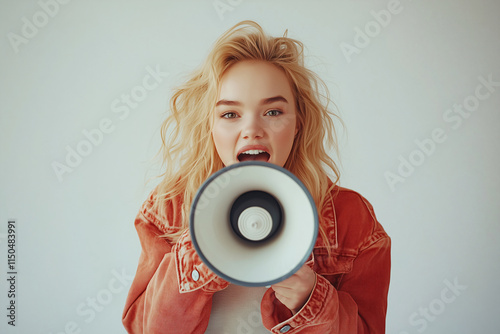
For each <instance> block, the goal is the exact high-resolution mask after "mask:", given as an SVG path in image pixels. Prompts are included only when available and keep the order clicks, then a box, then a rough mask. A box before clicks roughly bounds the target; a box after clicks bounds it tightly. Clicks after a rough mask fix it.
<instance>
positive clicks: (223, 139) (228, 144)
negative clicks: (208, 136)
mask: <svg viewBox="0 0 500 334" xmlns="http://www.w3.org/2000/svg"><path fill="white" fill-rule="evenodd" d="M212 138H213V140H214V144H215V148H216V149H217V152H218V153H219V156H221V158H223V155H224V154H232V145H233V142H234V140H233V139H232V138H233V134H232V131H230V129H227V127H222V126H220V124H217V123H215V124H214V128H213V130H212Z"/></svg>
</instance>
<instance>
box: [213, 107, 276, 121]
mask: <svg viewBox="0 0 500 334" xmlns="http://www.w3.org/2000/svg"><path fill="white" fill-rule="evenodd" d="M271 111H274V112H276V113H277V114H276V115H274V116H271V117H276V116H279V115H281V114H283V111H281V110H279V109H270V110H268V111H266V115H267V114H268V113H269V112H271ZM228 115H236V113H235V112H232V111H228V112H226V113H223V114H222V115H221V116H220V117H221V118H227V119H233V118H236V117H228Z"/></svg>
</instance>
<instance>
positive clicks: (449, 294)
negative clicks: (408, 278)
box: [399, 277, 467, 334]
mask: <svg viewBox="0 0 500 334" xmlns="http://www.w3.org/2000/svg"><path fill="white" fill-rule="evenodd" d="M443 285H444V288H443V289H442V290H441V292H440V294H439V296H437V297H436V298H434V299H432V300H431V301H430V302H429V303H428V304H426V305H425V306H421V307H419V308H418V310H417V311H415V312H413V313H412V314H410V316H409V317H408V323H409V325H410V326H412V328H413V329H415V330H416V331H417V332H418V333H423V332H424V331H425V330H426V329H427V328H428V327H429V324H430V323H432V322H434V321H436V320H437V319H438V318H439V316H440V315H442V314H443V313H444V312H445V311H446V310H447V309H448V308H449V307H450V305H451V304H453V303H454V302H455V301H456V300H457V298H458V297H459V296H460V295H462V293H463V292H464V291H465V290H467V286H466V285H462V284H460V283H459V282H458V278H457V277H455V278H454V279H453V282H451V281H450V280H448V279H445V280H444V281H443ZM411 333H412V332H411V331H401V332H399V334H411ZM413 333H414V332H413Z"/></svg>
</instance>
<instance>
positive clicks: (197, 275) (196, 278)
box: [191, 270, 200, 282]
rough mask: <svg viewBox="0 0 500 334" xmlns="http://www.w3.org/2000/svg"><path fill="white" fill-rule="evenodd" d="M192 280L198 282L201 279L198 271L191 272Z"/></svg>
mask: <svg viewBox="0 0 500 334" xmlns="http://www.w3.org/2000/svg"><path fill="white" fill-rule="evenodd" d="M191 278H192V279H193V281H195V282H196V281H198V280H199V279H200V273H199V272H198V270H193V271H192V272H191Z"/></svg>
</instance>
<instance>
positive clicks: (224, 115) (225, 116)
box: [220, 111, 238, 118]
mask: <svg viewBox="0 0 500 334" xmlns="http://www.w3.org/2000/svg"><path fill="white" fill-rule="evenodd" d="M220 117H221V118H236V117H238V115H236V113H234V112H232V111H229V112H225V113H223V114H222V115H221V116H220Z"/></svg>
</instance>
